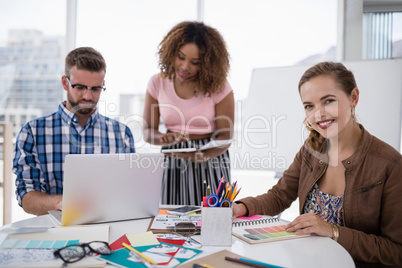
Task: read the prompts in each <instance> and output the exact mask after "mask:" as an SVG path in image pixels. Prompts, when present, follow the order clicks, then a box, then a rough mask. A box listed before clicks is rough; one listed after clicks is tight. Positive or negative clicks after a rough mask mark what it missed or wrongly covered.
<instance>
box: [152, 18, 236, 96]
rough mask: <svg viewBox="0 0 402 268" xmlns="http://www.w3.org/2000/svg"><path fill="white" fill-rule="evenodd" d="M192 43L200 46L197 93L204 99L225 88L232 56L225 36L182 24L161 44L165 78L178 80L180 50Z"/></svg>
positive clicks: (195, 24) (199, 25)
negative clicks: (176, 68)
mask: <svg viewBox="0 0 402 268" xmlns="http://www.w3.org/2000/svg"><path fill="white" fill-rule="evenodd" d="M189 43H192V44H195V45H197V47H198V48H199V51H200V70H199V72H198V77H197V80H196V87H197V90H199V91H201V92H202V93H203V94H204V95H208V94H213V93H215V92H217V91H218V90H219V89H220V88H221V87H223V86H224V84H225V81H226V77H227V75H228V72H229V68H230V63H229V52H228V51H227V48H226V42H225V40H224V39H223V37H222V36H221V34H220V33H219V32H218V31H217V30H216V29H214V28H212V27H210V26H207V25H205V24H204V23H202V22H193V21H184V22H181V23H179V24H177V25H176V26H174V27H173V28H172V29H171V30H170V31H169V32H168V33H167V35H166V36H165V37H164V38H163V40H162V41H161V42H160V44H159V46H158V48H159V51H158V54H159V68H160V71H161V74H162V76H163V77H165V78H169V79H173V78H174V75H175V68H174V61H175V59H176V57H177V55H178V53H179V49H180V48H181V47H183V46H184V45H186V44H189Z"/></svg>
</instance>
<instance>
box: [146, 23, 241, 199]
mask: <svg viewBox="0 0 402 268" xmlns="http://www.w3.org/2000/svg"><path fill="white" fill-rule="evenodd" d="M158 54H159V67H160V73H158V74H155V75H153V76H152V77H151V79H150V80H149V83H148V88H147V93H146V97H145V108H144V120H145V124H144V129H143V132H144V139H145V140H146V141H147V142H149V143H151V144H155V145H162V146H163V147H162V148H163V149H165V148H168V149H173V148H175V149H179V148H189V147H191V148H200V147H201V146H202V145H204V144H206V143H208V142H211V141H212V142H213V141H214V140H229V139H231V138H232V135H233V123H234V96H233V91H232V88H231V86H230V85H229V83H228V81H227V79H226V77H227V75H228V72H229V67H230V64H229V53H228V51H227V48H226V43H225V41H224V39H223V38H222V36H221V35H220V33H219V32H218V31H217V30H216V29H214V28H212V27H210V26H207V25H205V24H204V23H202V22H191V21H185V22H181V23H179V24H177V25H176V26H174V27H173V28H172V29H171V30H170V31H169V32H168V33H167V35H166V36H165V37H164V38H163V40H162V41H161V43H160V44H159V51H158ZM160 119H162V121H163V123H164V125H165V127H166V133H162V132H161V131H160V130H159V123H160ZM229 146H230V145H229V144H227V145H225V146H219V147H215V148H211V149H208V150H203V151H199V150H197V151H195V152H180V153H179V152H175V153H166V154H165V170H164V173H163V189H162V200H161V203H162V204H176V205H200V204H201V201H202V197H203V196H204V195H206V188H207V185H208V186H210V189H211V192H214V191H216V189H217V186H218V183H219V180H220V179H221V178H222V177H224V178H225V180H226V181H229V182H230V158H229V152H228V147H229Z"/></svg>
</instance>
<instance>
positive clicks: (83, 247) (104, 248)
mask: <svg viewBox="0 0 402 268" xmlns="http://www.w3.org/2000/svg"><path fill="white" fill-rule="evenodd" d="M91 252H92V253H96V254H101V255H110V254H112V253H113V250H112V249H111V248H110V246H109V244H108V243H106V242H103V241H92V242H89V243H83V244H76V245H69V246H65V247H64V248H60V249H58V250H56V251H55V252H54V255H55V256H56V257H59V258H60V259H62V260H63V261H64V262H65V263H73V262H77V261H79V260H81V259H82V258H84V257H85V256H86V255H90V254H91Z"/></svg>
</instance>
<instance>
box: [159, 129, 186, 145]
mask: <svg viewBox="0 0 402 268" xmlns="http://www.w3.org/2000/svg"><path fill="white" fill-rule="evenodd" d="M159 141H160V142H161V143H162V144H165V145H167V144H176V143H179V142H182V141H188V137H187V136H186V135H185V134H182V133H176V132H168V133H166V134H164V135H163V136H162V137H160V138H159Z"/></svg>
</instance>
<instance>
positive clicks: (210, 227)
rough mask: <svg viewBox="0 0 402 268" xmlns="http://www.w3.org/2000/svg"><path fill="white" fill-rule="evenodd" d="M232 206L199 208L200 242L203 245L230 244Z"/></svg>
mask: <svg viewBox="0 0 402 268" xmlns="http://www.w3.org/2000/svg"><path fill="white" fill-rule="evenodd" d="M232 214H233V211H232V208H231V207H202V208H201V244H202V245H203V246H231V245H232Z"/></svg>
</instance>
